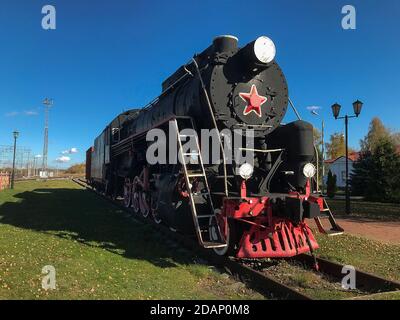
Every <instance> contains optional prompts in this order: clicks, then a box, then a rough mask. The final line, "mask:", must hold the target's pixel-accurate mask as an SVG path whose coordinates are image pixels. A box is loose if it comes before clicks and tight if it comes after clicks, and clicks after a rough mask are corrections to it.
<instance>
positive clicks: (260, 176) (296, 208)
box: [86, 36, 343, 258]
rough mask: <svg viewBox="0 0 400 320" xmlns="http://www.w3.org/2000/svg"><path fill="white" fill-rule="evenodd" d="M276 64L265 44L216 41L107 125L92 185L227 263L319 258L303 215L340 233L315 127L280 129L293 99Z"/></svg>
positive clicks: (95, 154)
mask: <svg viewBox="0 0 400 320" xmlns="http://www.w3.org/2000/svg"><path fill="white" fill-rule="evenodd" d="M275 56H276V49H275V45H274V43H273V42H272V40H271V39H269V38H268V37H265V36H262V37H259V38H257V39H256V40H254V41H252V42H250V43H248V44H247V45H245V46H243V47H239V46H238V39H237V38H236V37H234V36H219V37H216V38H215V39H214V40H213V42H212V44H211V45H210V46H209V47H208V48H206V49H205V50H204V51H202V52H201V53H200V54H197V55H195V56H194V57H193V58H192V59H191V60H189V61H188V62H187V63H186V64H184V65H182V66H181V67H180V68H178V70H176V71H175V72H174V73H173V74H172V75H171V76H170V77H168V78H167V79H166V80H165V81H164V82H163V83H162V92H161V94H160V95H159V96H158V97H157V98H156V99H154V100H153V101H152V102H150V103H149V104H148V105H147V106H145V107H143V108H141V109H132V110H129V111H126V112H123V113H121V114H119V115H118V116H117V117H116V118H115V119H114V120H113V121H111V123H110V124H109V125H108V126H107V127H106V128H105V129H104V131H103V132H102V133H101V134H100V135H99V136H98V137H97V138H96V139H95V141H94V146H93V147H91V148H89V150H88V151H87V161H86V165H87V170H86V179H87V181H88V182H89V183H90V184H91V185H92V186H93V187H95V188H96V189H98V190H100V191H101V192H104V193H105V194H106V195H107V196H110V197H113V198H120V199H121V201H123V203H124V205H125V206H126V207H128V208H131V209H132V212H133V214H141V215H143V216H144V217H146V218H150V217H151V218H152V219H154V221H155V222H156V223H165V224H166V225H168V226H169V227H170V228H171V230H173V231H179V232H182V233H186V234H192V235H195V236H196V237H197V240H198V241H199V243H200V245H201V246H203V247H205V248H210V249H213V250H214V251H215V252H216V253H217V254H220V255H226V254H229V255H234V256H236V257H239V258H277V257H290V256H294V255H297V254H300V253H304V252H310V251H311V253H312V252H313V251H314V250H315V249H317V248H318V244H317V242H316V240H315V238H314V236H313V233H312V231H311V229H310V228H309V226H308V225H307V223H306V221H307V220H306V219H312V218H314V219H315V221H316V223H317V227H318V229H319V231H321V232H323V233H328V234H337V233H341V232H342V231H343V230H342V229H341V228H340V227H339V226H338V225H337V224H336V222H335V219H334V217H333V216H332V213H331V212H330V210H329V208H328V206H327V205H326V202H325V201H324V199H323V197H321V196H320V194H319V192H318V187H317V183H316V182H315V177H314V176H315V174H316V172H317V168H316V166H315V165H314V164H313V163H315V162H316V158H315V148H314V143H313V127H312V125H311V124H309V123H307V122H305V121H301V120H297V121H294V122H291V123H287V124H283V123H282V120H283V118H284V116H285V114H286V110H287V106H288V100H289V95H288V86H287V82H286V79H285V76H284V74H283V72H282V70H281V68H280V67H279V65H278V64H277V62H276V60H275ZM204 130H208V131H209V132H211V133H212V134H210V135H209V136H205V135H203V131H204ZM160 132H161V133H163V134H165V137H168V139H166V140H164V139H163V138H162V135H161V134H160ZM231 133H232V134H231ZM156 136H157V137H156ZM171 137H172V138H173V139H171ZM233 140H235V141H236V142H238V144H235V143H234V144H232V141H233ZM229 143H230V144H229ZM236 145H239V147H236ZM227 146H230V147H227ZM150 150H153V151H154V150H155V151H156V152H154V153H153V158H152V159H150V156H149V151H150ZM227 150H229V151H231V152H232V154H233V155H237V156H238V157H233V156H231V157H230V156H229V155H228V153H227ZM216 151H218V152H216ZM161 153H164V155H168V157H167V159H165V161H159V160H160V159H164V158H165V157H164V158H163V157H162V156H160V154H161ZM244 153H246V157H243V154H244ZM249 154H250V158H249ZM171 155H172V158H171ZM210 155H211V158H212V161H210V159H209V157H208V159H205V158H206V157H207V156H210ZM154 158H155V159H154ZM243 159H245V161H243ZM154 160H157V161H154ZM322 218H327V219H328V221H329V222H330V224H331V229H330V230H326V229H325V228H324V226H323V224H322V222H321V219H322Z"/></svg>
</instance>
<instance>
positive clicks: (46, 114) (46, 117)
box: [42, 98, 53, 177]
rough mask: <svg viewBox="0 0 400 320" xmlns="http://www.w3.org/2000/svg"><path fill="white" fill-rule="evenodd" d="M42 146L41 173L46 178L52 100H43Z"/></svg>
mask: <svg viewBox="0 0 400 320" xmlns="http://www.w3.org/2000/svg"><path fill="white" fill-rule="evenodd" d="M43 104H44V144H43V162H42V171H43V174H44V175H45V177H47V153H48V147H49V145H48V144H49V141H48V140H49V109H50V107H51V106H52V105H53V100H52V99H48V98H46V99H44V100H43Z"/></svg>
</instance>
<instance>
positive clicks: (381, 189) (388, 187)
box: [350, 137, 400, 202]
mask: <svg viewBox="0 0 400 320" xmlns="http://www.w3.org/2000/svg"><path fill="white" fill-rule="evenodd" d="M366 140H367V139H366ZM372 149H373V152H371V151H370V150H367V151H364V152H363V153H362V156H361V157H360V158H359V159H358V160H357V161H356V162H355V163H354V165H353V166H354V171H353V173H352V174H351V176H350V178H351V180H350V183H351V186H352V192H353V193H354V194H359V195H363V196H365V198H366V199H368V200H372V201H382V202H388V201H389V202H400V155H399V154H398V153H397V152H396V146H395V144H394V141H393V139H391V138H390V137H385V138H381V139H379V140H376V141H374V145H373V148H372Z"/></svg>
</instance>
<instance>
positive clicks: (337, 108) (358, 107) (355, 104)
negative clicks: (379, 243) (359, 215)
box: [332, 100, 363, 214]
mask: <svg viewBox="0 0 400 320" xmlns="http://www.w3.org/2000/svg"><path fill="white" fill-rule="evenodd" d="M362 105H363V103H362V102H361V101H359V100H357V101H354V102H353V111H354V114H355V115H354V116H349V115H347V114H346V115H345V116H343V117H339V113H340V108H341V105H340V104H338V103H335V104H333V105H332V112H333V116H334V117H335V119H336V120H337V119H344V124H345V140H346V142H345V144H346V214H350V192H349V135H348V126H349V119H350V118H357V117H358V116H359V115H360V113H361V108H362Z"/></svg>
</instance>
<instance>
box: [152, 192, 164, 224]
mask: <svg viewBox="0 0 400 320" xmlns="http://www.w3.org/2000/svg"><path fill="white" fill-rule="evenodd" d="M157 211H158V202H157V197H156V196H155V194H154V195H153V196H152V197H151V215H152V217H153V220H154V222H155V223H156V224H160V223H161V222H162V220H161V218H160V217H159V216H158V212H157Z"/></svg>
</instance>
